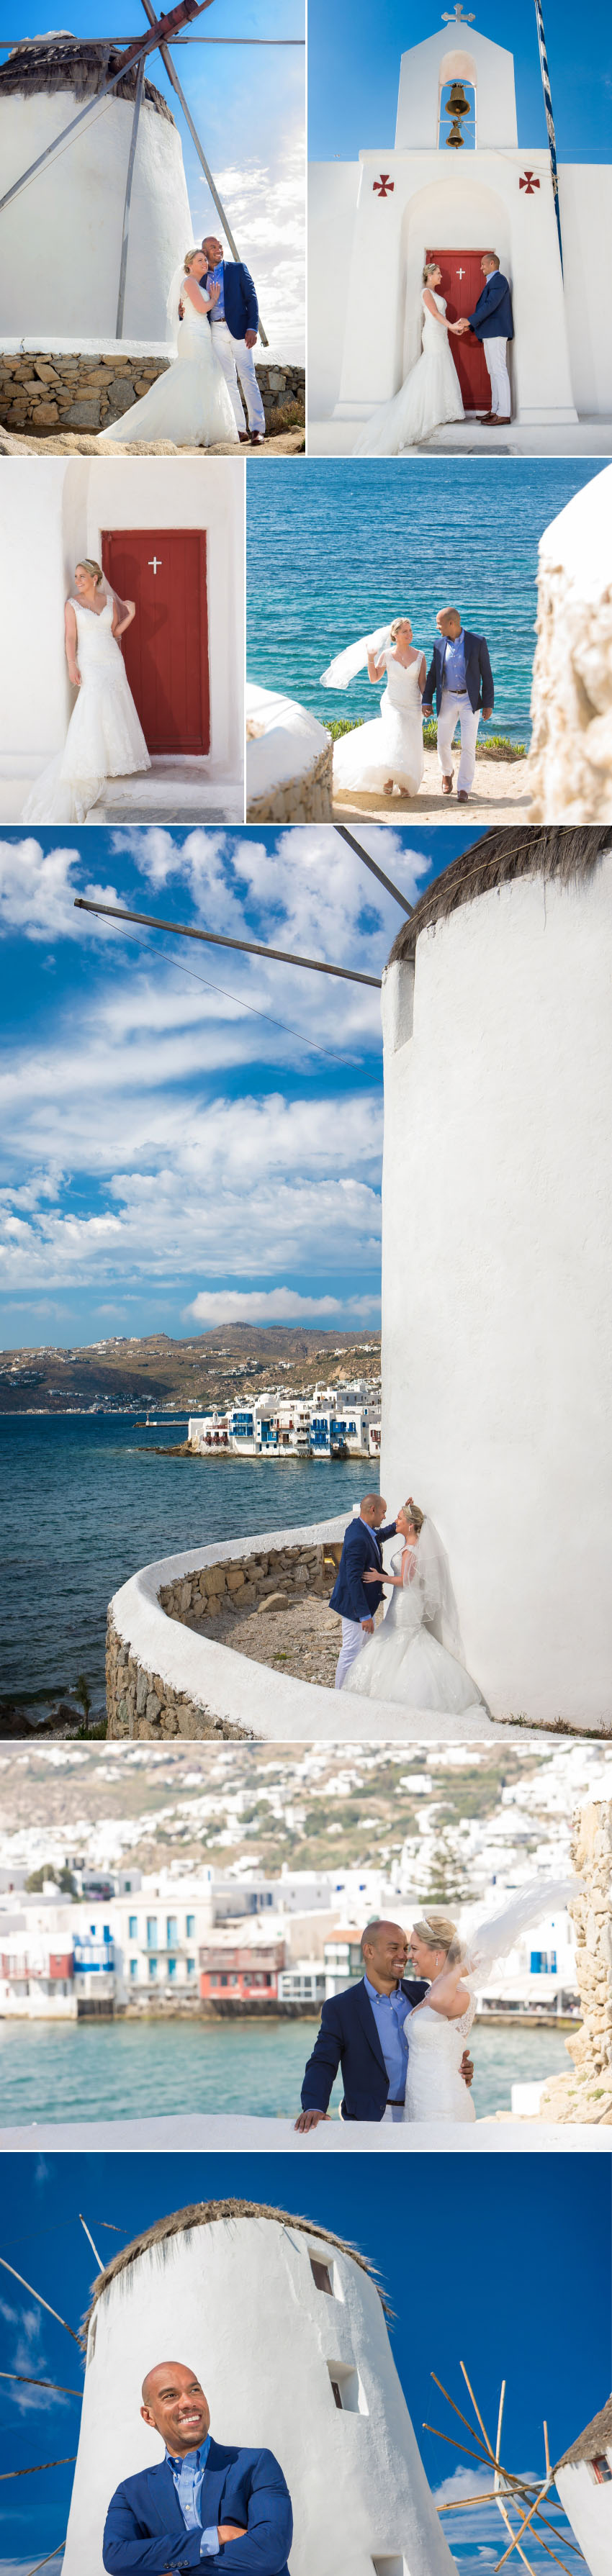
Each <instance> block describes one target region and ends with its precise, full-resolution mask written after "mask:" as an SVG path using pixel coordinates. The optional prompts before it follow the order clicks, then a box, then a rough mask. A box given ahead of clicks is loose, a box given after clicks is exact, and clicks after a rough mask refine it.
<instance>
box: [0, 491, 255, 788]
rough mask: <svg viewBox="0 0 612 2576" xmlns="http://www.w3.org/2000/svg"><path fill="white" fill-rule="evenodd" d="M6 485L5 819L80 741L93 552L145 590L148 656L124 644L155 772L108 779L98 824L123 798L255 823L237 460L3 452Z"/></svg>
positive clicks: (2, 571)
mask: <svg viewBox="0 0 612 2576" xmlns="http://www.w3.org/2000/svg"><path fill="white" fill-rule="evenodd" d="M2 488H3V494H4V509H3V513H2V523H1V527H0V578H1V584H2V593H3V597H4V599H5V600H10V602H11V615H10V618H7V617H5V619H4V622H3V626H2V634H1V639H0V820H4V821H9V822H18V821H19V819H20V814H21V807H22V804H23V802H24V801H25V795H26V793H27V789H28V786H29V785H31V783H32V781H33V780H34V779H35V778H37V777H38V776H39V775H40V773H41V772H42V771H43V770H44V769H46V768H47V766H48V764H49V763H50V762H51V761H52V760H53V759H54V757H55V755H56V754H57V753H58V752H59V751H61V749H62V748H63V745H64V742H65V739H66V733H67V729H68V723H69V719H70V716H71V713H72V708H73V704H74V690H73V689H72V688H71V686H70V681H69V678H68V667H67V662H66V655H65V649H64V609H65V602H66V599H67V598H69V597H70V595H71V593H72V591H73V587H74V573H75V566H76V565H77V564H78V563H79V562H81V561H82V560H83V558H84V557H87V558H89V559H93V560H94V561H95V562H96V563H99V564H101V565H102V568H103V570H104V573H105V576H106V577H107V579H108V581H109V584H110V587H111V588H113V587H116V588H117V589H118V590H119V595H120V596H121V597H123V598H125V597H128V598H134V599H135V601H136V612H137V613H136V618H135V620H134V622H133V625H132V626H131V627H130V628H129V629H128V635H127V643H128V644H129V641H130V637H132V638H133V639H135V640H134V644H133V654H134V657H135V658H134V660H133V662H132V661H131V660H130V658H129V655H128V652H127V649H126V653H125V661H126V670H127V675H128V679H129V682H130V686H131V688H132V691H133V695H134V698H135V702H136V705H137V709H138V713H139V715H140V718H141V722H142V724H143V730H144V733H145V739H146V742H147V748H148V750H149V753H150V756H151V763H152V766H151V770H150V771H149V772H146V773H141V774H139V775H137V776H136V777H133V778H130V779H123V780H122V779H114V780H109V781H107V783H106V787H105V790H104V801H103V803H102V802H100V803H99V804H98V805H97V806H96V808H95V815H94V816H92V818H91V819H92V820H96V821H97V822H100V820H104V818H105V816H107V817H108V819H112V816H113V813H114V814H115V815H121V814H122V813H123V812H124V809H125V811H126V812H128V811H129V814H130V815H131V818H132V819H133V820H135V821H139V820H142V821H151V822H154V821H155V819H156V817H158V816H159V814H160V812H161V813H162V814H163V817H164V819H165V820H167V819H168V808H170V817H171V819H176V820H177V821H178V820H180V819H181V817H184V818H185V819H188V817H189V815H190V814H192V815H193V816H194V818H197V819H198V820H200V821H203V822H205V821H206V816H207V812H209V811H210V812H211V813H212V814H214V815H215V817H217V819H218V818H219V815H220V814H221V813H222V814H223V816H224V817H227V819H229V820H232V819H235V820H236V821H239V820H241V819H242V813H243V799H242V786H241V779H242V764H243V732H244V720H243V618H244V533H243V532H244V487H243V467H242V464H241V462H240V461H239V459H238V458H233V457H219V456H214V457H207V456H204V455H199V456H176V457H170V456H144V457H130V456H113V457H110V456H106V455H105V453H104V450H102V452H101V454H100V456H98V457H95V458H94V459H92V458H91V457H90V456H88V457H85V456H71V457H50V456H47V457H43V456H40V457H38V458H37V459H36V473H35V474H33V472H32V460H31V457H24V458H21V457H5V459H4V464H3V483H2ZM122 585H125V586H123V587H122ZM162 600H163V603H164V605H163V614H162V615H161V623H160V601H162ZM34 603H35V607H34ZM187 637H193V645H192V647H190V649H189V651H187V646H186V638H187ZM162 658H163V668H164V669H165V667H166V663H167V664H168V669H169V671H170V673H171V678H170V680H169V682H168V690H166V687H165V685H164V686H163V687H162V686H161V678H160V675H161V674H162ZM196 671H197V683H198V685H197V687H194V686H193V685H192V684H193V682H194V676H195V674H196ZM183 678H184V683H185V685H184V686H183ZM177 682H178V685H177ZM187 698H189V706H188V708H187ZM187 716H188V721H187Z"/></svg>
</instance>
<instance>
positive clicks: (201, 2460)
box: [166, 2433, 219, 2558]
mask: <svg viewBox="0 0 612 2576" xmlns="http://www.w3.org/2000/svg"><path fill="white" fill-rule="evenodd" d="M209 2450H210V2433H207V2436H206V2441H205V2442H200V2446H199V2449H198V2450H197V2451H184V2452H183V2457H182V2459H181V2460H173V2458H172V2452H171V2451H167V2452H166V2459H167V2460H169V2462H170V2467H171V2470H172V2476H173V2479H174V2484H175V2487H176V2492H177V2496H178V2500H179V2504H180V2508H181V2513H182V2516H183V2521H184V2524H185V2530H186V2531H197V2530H198V2529H199V2527H200V2524H201V2521H202V2516H201V2512H200V2504H201V2500H202V2481H203V2477H204V2470H205V2468H206V2462H207V2459H208V2454H209ZM218 2553H219V2534H218V2531H217V2525H216V2522H214V2523H210V2524H209V2526H208V2530H207V2531H203V2532H202V2539H201V2544H200V2557H201V2558H217V2557H218Z"/></svg>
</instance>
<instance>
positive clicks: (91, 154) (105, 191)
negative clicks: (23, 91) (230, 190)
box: [0, 90, 192, 342]
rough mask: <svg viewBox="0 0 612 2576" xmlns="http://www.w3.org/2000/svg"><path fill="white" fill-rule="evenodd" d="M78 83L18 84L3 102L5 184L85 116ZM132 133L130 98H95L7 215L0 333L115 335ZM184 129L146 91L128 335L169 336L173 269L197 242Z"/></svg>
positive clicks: (0, 161) (0, 135)
mask: <svg viewBox="0 0 612 2576" xmlns="http://www.w3.org/2000/svg"><path fill="white" fill-rule="evenodd" d="M79 103H80V102H79V100H78V99H77V98H76V97H75V93H74V91H73V90H57V91H55V92H53V94H52V95H50V96H49V95H48V94H47V93H46V92H45V91H39V90H38V91H34V92H33V93H28V94H27V95H26V96H23V95H20V94H19V92H15V91H12V92H11V93H10V94H9V96H8V97H6V98H4V99H1V100H0V168H1V170H2V184H3V189H4V188H9V187H11V186H12V183H13V181H14V180H16V179H18V178H20V177H21V175H22V173H23V171H24V170H27V169H29V168H30V166H31V163H32V162H33V161H35V160H36V158H37V155H38V154H39V153H40V152H44V151H45V149H46V147H47V145H48V144H49V143H50V142H51V141H52V140H53V138H54V137H55V136H56V135H58V134H61V133H62V131H63V128H64V127H65V126H66V125H69V124H70V121H71V118H72V117H73V116H76V115H77V114H78V109H79ZM131 132H132V106H131V102H130V100H129V99H123V98H113V97H112V96H111V97H110V98H108V99H103V100H102V102H101V103H98V101H97V100H95V99H94V100H93V101H92V109H91V115H90V116H88V117H86V119H85V122H84V124H83V125H82V126H81V128H80V131H78V132H77V133H76V134H75V135H74V136H73V138H72V140H71V142H70V143H69V144H67V145H65V146H63V147H62V150H61V152H60V153H59V154H57V155H56V156H55V158H54V159H53V160H52V161H50V162H49V163H48V164H47V167H46V169H44V170H41V171H39V172H38V173H37V176H36V178H35V179H33V180H31V181H30V183H29V185H28V187H27V188H24V189H23V190H22V192H21V194H20V195H19V196H18V197H15V198H13V202H12V205H10V206H7V207H6V208H5V211H4V213H3V215H2V282H1V285H0V332H1V333H2V334H3V336H7V335H8V336H10V335H11V334H12V333H14V332H17V333H18V334H19V335H21V334H25V335H26V337H27V338H31V337H32V335H33V334H36V333H38V332H44V334H45V335H46V337H47V338H48V336H49V333H50V332H56V333H57V335H58V339H61V338H62V335H63V334H65V333H68V334H69V335H70V337H71V338H74V336H75V333H78V332H81V333H82V334H83V335H84V337H85V339H86V340H91V339H95V338H96V337H98V338H104V335H105V334H106V335H107V336H108V335H110V339H111V342H112V341H113V340H114V337H115V325H116V315H117V291H118V285H119V259H120V252H121V235H122V229H123V205H124V198H125V182H126V176H127V166H128V155H129V149H130V138H131ZM191 229H192V227H191V215H190V210H189V199H188V195H187V186H186V181H185V172H184V168H183V154H182V149H181V141H180V135H179V134H178V132H177V128H176V126H175V125H171V124H170V123H169V122H168V119H167V118H166V117H164V116H160V115H158V113H157V111H156V109H155V108H154V107H153V106H151V105H150V104H148V103H147V101H146V99H144V100H143V104H142V108H141V112H140V124H139V130H138V143H137V147H136V160H135V164H134V180H133V187H132V202H131V209H130V235H129V249H128V263H127V279H126V297H125V319H124V334H125V338H126V340H128V341H129V339H130V337H133V338H134V339H136V340H141V341H142V340H147V339H151V340H153V341H166V340H167V339H168V338H169V326H168V321H167V315H166V297H167V293H168V287H169V284H170V279H171V277H172V275H173V272H174V269H175V268H176V267H177V264H178V261H179V259H181V258H182V255H183V252H184V251H185V250H187V249H188V247H189V244H190V242H191Z"/></svg>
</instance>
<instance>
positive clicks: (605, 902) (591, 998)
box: [381, 857, 612, 1729]
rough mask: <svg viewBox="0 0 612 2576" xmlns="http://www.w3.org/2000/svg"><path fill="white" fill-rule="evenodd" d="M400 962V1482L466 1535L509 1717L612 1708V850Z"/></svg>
mask: <svg viewBox="0 0 612 2576" xmlns="http://www.w3.org/2000/svg"><path fill="white" fill-rule="evenodd" d="M411 981H412V975H411V969H410V967H408V966H405V967H401V966H394V967H393V968H392V969H391V970H390V972H389V973H388V975H387V977H386V979H385V988H384V996H383V1009H384V1017H385V1026H386V1050H385V1102H386V1112H385V1146H384V1180H383V1344H382V1368H383V1437H382V1461H381V1485H382V1491H383V1492H384V1493H386V1494H387V1495H391V1496H392V1497H394V1496H396V1495H397V1494H398V1493H399V1492H401V1493H405V1492H406V1491H408V1492H410V1493H413V1494H414V1495H415V1497H416V1499H417V1500H418V1501H419V1502H420V1504H421V1505H422V1506H423V1508H424V1509H426V1510H427V1511H428V1512H430V1513H431V1514H432V1516H433V1519H434V1521H435V1522H436V1523H437V1524H438V1527H439V1528H440V1531H441V1534H442V1538H443V1540H444V1542H445V1545H446V1547H447V1548H448V1552H449V1557H450V1565H451V1573H452V1577H453V1583H454V1586H455V1591H456V1595H457V1600H458V1604H459V1611H460V1618H461V1625H462V1633H463V1645H464V1652H465V1659H466V1663H467V1665H468V1668H469V1670H470V1672H472V1673H473V1675H474V1677H475V1679H476V1681H477V1682H478V1683H479V1685H480V1688H481V1690H482V1691H483V1692H484V1694H485V1697H486V1699H487V1702H488V1704H489V1706H490V1708H491V1713H492V1715H494V1716H496V1717H506V1718H507V1717H509V1716H510V1715H512V1716H514V1717H518V1718H525V1717H526V1718H527V1719H528V1720H529V1721H533V1722H541V1723H552V1724H554V1722H555V1720H558V1719H560V1720H562V1721H564V1722H571V1723H575V1724H578V1725H582V1726H584V1725H585V1724H592V1726H593V1727H594V1728H595V1729H597V1728H598V1727H600V1726H602V1725H607V1726H609V1724H610V1721H611V1720H612V1681H611V1674H612V1590H611V1586H610V1566H609V1525H610V1510H611V1505H612V1490H611V1489H612V1441H611V1437H610V1433H611V1427H612V1354H611V1340H610V1330H609V1293H610V1292H609V1281H610V1261H611V1254H612V1178H611V1170H610V1151H609V1140H610V1120H611V1113H612V1011H611V999H612V857H605V858H604V859H603V860H600V862H599V865H598V869H597V871H596V874H595V875H594V876H593V877H592V878H591V879H590V880H589V881H588V882H586V883H585V882H583V883H582V884H581V886H580V887H578V886H576V885H570V886H568V887H562V886H561V885H560V883H559V882H558V881H553V882H552V883H548V884H547V885H546V886H544V884H543V882H541V881H539V880H537V879H533V878H528V879H521V880H519V881H517V882H515V883H513V884H510V885H507V886H505V887H504V888H502V889H500V890H499V891H498V892H497V891H496V892H491V893H487V894H483V895H480V896H479V897H478V899H477V900H476V901H475V902H473V903H471V904H466V905H464V906H463V907H462V908H461V909H460V910H459V911H457V912H456V913H455V914H454V915H453V916H452V917H451V918H450V919H448V920H446V921H440V922H438V924H437V925H436V926H435V928H433V929H432V930H431V931H429V932H423V933H422V934H421V937H420V939H419V941H418V946H417V956H416V974H415V987H414V1030H413V1035H412V1036H409V1035H408V1030H409V1026H410V1015H411V998H410V987H411Z"/></svg>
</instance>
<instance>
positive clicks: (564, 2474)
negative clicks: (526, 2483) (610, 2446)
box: [555, 2451, 612, 2576]
mask: <svg viewBox="0 0 612 2576" xmlns="http://www.w3.org/2000/svg"><path fill="white" fill-rule="evenodd" d="M607 2457H608V2459H609V2462H610V2467H611V2468H612V2452H611V2451H608V2454H607ZM555 2486H556V2489H557V2494H558V2495H559V2496H560V2497H561V2503H562V2505H564V2507H565V2511H566V2514H567V2516H568V2520H569V2522H571V2526H572V2531H574V2532H575V2534H576V2539H577V2541H578V2545H579V2548H580V2549H582V2551H583V2553H584V2557H585V2559H586V2563H587V2567H588V2568H590V2576H610V2568H611V2567H612V2486H608V2485H606V2486H601V2487H600V2486H597V2485H596V2483H595V2479H594V2478H593V2477H592V2476H591V2471H590V2467H589V2463H588V2460H576V2461H574V2460H568V2461H567V2464H566V2467H565V2468H564V2469H559V2470H558V2472H557V2476H556V2478H555Z"/></svg>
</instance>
